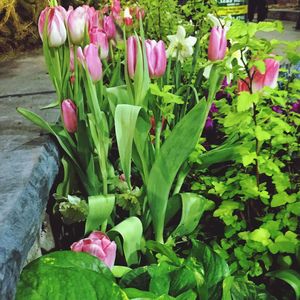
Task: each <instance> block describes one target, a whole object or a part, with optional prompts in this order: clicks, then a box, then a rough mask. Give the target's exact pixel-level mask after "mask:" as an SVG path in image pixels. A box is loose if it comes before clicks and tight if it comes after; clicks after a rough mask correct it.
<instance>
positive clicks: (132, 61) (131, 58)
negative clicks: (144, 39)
mask: <svg viewBox="0 0 300 300" xmlns="http://www.w3.org/2000/svg"><path fill="white" fill-rule="evenodd" d="M137 47H138V45H137V40H136V37H135V36H130V37H129V38H128V39H127V68H128V73H129V76H130V78H132V79H133V77H134V74H135V68H136V58H137Z"/></svg>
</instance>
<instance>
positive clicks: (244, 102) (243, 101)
mask: <svg viewBox="0 0 300 300" xmlns="http://www.w3.org/2000/svg"><path fill="white" fill-rule="evenodd" d="M258 100H259V95H258V94H250V93H249V92H241V93H240V95H239V96H238V98H237V111H238V112H242V111H246V110H248V109H249V108H250V107H252V105H253V103H257V102H258Z"/></svg>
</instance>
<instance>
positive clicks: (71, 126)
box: [61, 99, 77, 133]
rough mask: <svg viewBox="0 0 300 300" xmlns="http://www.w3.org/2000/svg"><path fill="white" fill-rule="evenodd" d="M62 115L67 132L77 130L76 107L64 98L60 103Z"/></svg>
mask: <svg viewBox="0 0 300 300" xmlns="http://www.w3.org/2000/svg"><path fill="white" fill-rule="evenodd" d="M61 110H62V117H63V121H64V125H65V128H66V130H67V131H68V132H70V133H74V132H76V131H77V107H76V105H75V104H74V102H73V101H72V100H70V99H67V100H64V101H63V102H62V104H61Z"/></svg>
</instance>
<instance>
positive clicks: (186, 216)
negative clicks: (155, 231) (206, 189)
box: [172, 193, 207, 236]
mask: <svg viewBox="0 0 300 300" xmlns="http://www.w3.org/2000/svg"><path fill="white" fill-rule="evenodd" d="M178 196H179V197H180V198H181V202H182V210H181V219H180V223H179V225H178V226H177V228H176V229H175V230H174V232H173V233H172V235H174V236H183V235H186V234H190V233H192V232H193V231H194V230H195V228H196V227H197V226H198V224H199V221H200V219H201V217H202V214H203V212H204V211H205V208H206V203H207V199H206V198H204V197H203V196H201V195H197V194H194V193H182V194H179V195H178Z"/></svg>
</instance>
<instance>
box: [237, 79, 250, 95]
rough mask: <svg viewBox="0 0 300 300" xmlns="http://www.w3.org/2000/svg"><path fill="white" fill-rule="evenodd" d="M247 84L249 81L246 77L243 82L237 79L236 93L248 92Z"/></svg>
mask: <svg viewBox="0 0 300 300" xmlns="http://www.w3.org/2000/svg"><path fill="white" fill-rule="evenodd" d="M249 83H250V80H249V78H248V77H247V78H246V79H244V80H241V79H239V80H238V93H240V92H249Z"/></svg>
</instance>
